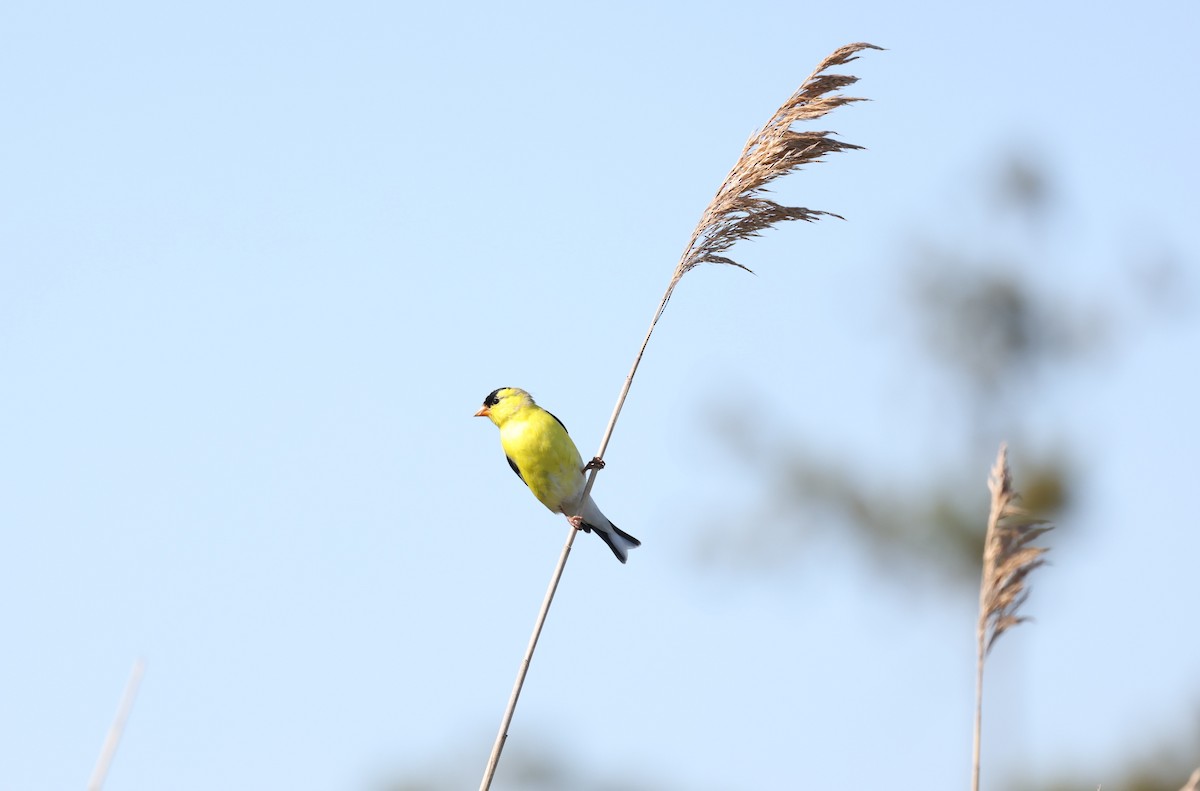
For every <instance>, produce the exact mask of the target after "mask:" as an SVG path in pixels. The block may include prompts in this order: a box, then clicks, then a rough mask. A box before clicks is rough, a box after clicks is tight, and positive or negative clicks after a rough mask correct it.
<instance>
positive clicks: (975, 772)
mask: <svg viewBox="0 0 1200 791" xmlns="http://www.w3.org/2000/svg"><path fill="white" fill-rule="evenodd" d="M986 651H987V647H986V645H985V643H984V640H983V633H982V632H980V633H979V646H978V649H977V655H976V659H975V739H974V743H973V745H972V748H971V791H979V748H980V737H981V734H982V732H983V659H984V653H985V652H986Z"/></svg>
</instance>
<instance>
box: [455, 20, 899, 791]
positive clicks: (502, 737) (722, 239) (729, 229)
mask: <svg viewBox="0 0 1200 791" xmlns="http://www.w3.org/2000/svg"><path fill="white" fill-rule="evenodd" d="M864 49H879V47H876V46H874V45H872V44H861V43H860V44H849V45H847V46H844V47H841V48H839V49H838V50H836V51H835V52H834V53H833V54H831V55H830V56H829V57H827V58H825V60H823V61H821V63H820V64H819V65H818V66H817V68H816V69H815V70H814V71H813V73H812V74H811V75H809V77H808V79H806V80H805V81H804V83H803V84H802V85H801V86H800V88H799V89H798V90H797V91H796V92H795V93H794V94H792V96H791V97H789V99H788V100H787V101H786V102H784V104H783V105H782V106H781V107H780V108H779V109H778V110H776V112H775V114H774V115H773V116H771V119H770V121H768V122H767V125H766V126H764V127H763V128H762V129H761V130H759V131H758V132H756V133H755V134H753V135H751V136H750V139H749V140H748V141H747V142H746V145H745V147H744V148H743V149H742V153H741V155H740V156H739V157H738V159H737V162H735V163H734V166H733V168H732V169H730V171H729V173H728V175H726V177H725V180H724V182H722V184H721V187H720V189H718V190H717V194H716V195H715V196H714V197H713V199H712V201H710V202H709V205H708V206H707V207H706V208H705V210H704V213H703V214H702V215H701V216H700V221H699V223H697V225H696V228H695V230H694V231H693V232H692V236H691V238H690V239H689V240H688V244H687V246H686V247H685V248H684V251H683V254H682V255H681V256H680V258H679V263H678V264H677V265H676V267H675V270H674V271H673V272H672V273H671V280H670V282H669V283H668V284H667V290H666V291H665V292H664V293H663V296H662V299H661V300H660V301H659V303H658V308H657V309H656V310H655V311H654V317H653V318H652V319H651V321H650V328H649V329H648V330H647V331H646V337H645V338H643V339H642V345H641V346H640V347H639V348H638V352H637V355H636V356H635V357H634V358H633V365H632V366H631V367H630V369H629V374H628V375H627V376H626V377H625V382H624V384H623V385H622V386H621V392H620V394H619V395H618V396H617V403H616V406H615V407H614V408H613V412H612V416H611V417H610V418H609V419H608V426H607V427H606V428H605V429H604V435H603V436H602V437H601V439H600V449H599V450H598V451H597V452H596V456H595V459H596V460H597V461H602V460H603V459H604V453H605V451H606V450H608V443H609V440H610V439H612V434H613V431H614V430H615V428H616V425H617V418H618V417H620V415H621V409H622V408H623V407H624V406H625V399H626V398H627V397H628V395H629V388H630V387H631V386H632V385H633V377H634V376H635V375H636V374H637V370H638V366H640V365H641V363H642V357H643V356H644V355H645V353H646V347H647V346H648V345H649V343H650V336H651V335H653V334H654V328H655V327H656V326H658V320H659V319H661V318H662V315H663V312H664V311H665V310H666V309H667V303H668V302H669V301H670V300H671V294H672V293H674V291H675V286H676V285H678V284H679V280H680V279H681V278H682V277H683V276H684V275H685V274H687V272H689V271H690V270H691V269H693V268H695V267H696V266H699V265H700V264H702V263H713V264H730V265H732V266H736V267H739V268H741V269H746V267H744V266H742V265H741V264H739V263H737V262H736V261H734V260H732V259H731V258H729V257H728V256H726V255H724V253H725V252H726V251H728V250H729V248H730V247H732V246H733V245H734V244H735V243H736V242H738V241H740V240H742V239H748V238H751V237H754V236H758V235H759V234H760V233H761V232H762V231H764V230H766V229H767V228H769V227H771V226H772V225H775V224H776V223H779V222H784V221H788V220H806V221H812V220H816V219H819V218H820V217H823V216H837V215H830V213H829V212H823V211H814V210H810V209H804V208H797V207H788V206H781V205H779V204H777V203H775V202H774V201H771V200H767V199H766V198H764V197H763V193H764V192H765V191H766V189H765V188H766V185H767V184H768V183H769V182H771V181H773V180H774V179H776V178H778V177H779V176H782V175H785V174H787V173H790V172H791V171H793V170H796V169H797V168H799V167H801V166H802V165H805V164H808V163H812V162H819V161H820V160H821V158H822V157H823V156H824V155H825V154H828V153H832V152H837V151H844V150H848V149H856V148H859V146H856V145H853V144H850V143H842V142H840V141H838V140H835V139H833V138H832V137H831V136H830V135H831V133H829V132H808V133H799V132H794V131H792V128H791V127H792V125H793V124H794V123H796V122H799V121H809V120H813V119H815V118H820V117H821V116H823V115H825V114H826V113H828V112H829V111H830V110H833V109H835V108H837V107H840V106H842V105H845V104H849V103H851V102H856V101H861V100H860V99H856V98H853V97H846V96H842V95H840V94H833V95H832V96H829V95H827V94H830V93H831V92H832V91H836V90H837V89H839V88H843V87H845V86H847V85H851V84H853V83H854V82H855V81H857V78H856V77H850V76H844V75H837V74H825V73H824V72H825V70H826V69H828V68H829V67H831V66H836V65H842V64H845V63H848V62H850V61H852V60H854V59H855V55H856V53H858V52H860V51H861V50H864ZM597 472H599V466H594V467H592V469H591V471H590V474H589V475H588V478H587V482H586V483H585V484H584V488H583V494H582V495H581V496H580V498H579V502H580V505H582V504H583V503H584V502H586V501H587V498H588V497H589V496H590V495H591V493H592V487H593V486H594V485H595V483H596V473H597ZM577 532H578V531H577V530H575V529H574V528H571V531H570V533H569V534H568V536H567V541H566V543H565V544H564V545H563V549H562V553H561V554H560V555H559V558H558V564H557V565H556V566H555V568H554V573H553V574H552V575H551V578H550V585H549V587H548V588H547V589H546V596H545V598H544V599H543V600H542V607H541V610H539V611H538V617H537V620H536V621H535V622H534V627H533V634H532V636H531V637H530V640H529V645H528V647H527V648H526V649H525V656H524V658H523V659H522V661H521V666H520V668H519V669H518V671H517V680H516V683H514V684H513V689H512V693H511V694H510V695H509V699H508V706H507V707H506V708H505V710H504V716H503V717H502V718H501V721H500V730H499V732H498V733H497V735H496V741H495V742H494V744H493V745H492V752H491V755H490V757H489V758H488V763H487V767H486V768H485V770H484V775H483V780H482V782H481V783H480V785H479V791H488V789H489V788H490V787H491V784H492V779H493V777H494V776H495V773H496V767H497V765H498V764H499V762H500V753H501V752H502V751H503V750H504V743H505V742H506V741H507V740H508V728H509V725H510V724H511V723H512V718H513V714H514V712H515V711H516V707H517V700H518V699H519V698H520V696H521V688H522V687H523V686H524V684H525V677H526V675H527V674H528V672H529V665H530V662H532V660H533V652H534V649H535V648H536V647H537V641H538V637H539V636H540V635H541V632H542V627H543V626H544V625H545V622H546V616H547V615H548V614H549V612H550V604H551V602H552V601H553V599H554V593H555V591H556V590H557V589H558V583H559V580H560V579H561V578H562V574H563V570H564V569H565V568H566V565H567V558H568V556H569V555H570V554H571V546H572V544H573V543H574V541H575V534H576V533H577Z"/></svg>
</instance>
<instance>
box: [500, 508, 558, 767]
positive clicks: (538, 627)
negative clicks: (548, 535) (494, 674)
mask: <svg viewBox="0 0 1200 791" xmlns="http://www.w3.org/2000/svg"><path fill="white" fill-rule="evenodd" d="M578 532H579V531H578V530H576V529H575V528H573V527H572V528H571V530H570V532H569V533H568V534H567V542H566V543H565V544H563V548H562V554H560V555H559V556H558V565H557V566H555V567H554V574H553V575H551V577H550V587H548V588H546V596H545V598H543V599H542V609H540V610H538V615H537V621H536V622H534V624H533V634H532V635H530V636H529V645H528V646H526V648H525V656H524V657H523V658H522V659H521V666H520V667H519V668H518V669H517V680H516V682H515V683H514V684H513V689H512V694H511V695H509V696H508V706H507V707H505V709H504V717H503V718H501V720H500V731H499V733H497V734H496V743H495V744H493V745H492V754H491V755H490V756H488V762H487V768H486V769H484V770H483V781H482V782H481V783H480V784H479V791H487V790H488V789H489V788H491V787H492V778H493V777H494V776H495V774H496V765H497V764H499V763H500V753H501V751H502V750H504V742H505V741H506V740H507V739H508V726H509V725H510V724H512V718H513V713H514V712H516V710H517V699H518V698H520V697H521V687H523V686H525V676H526V675H528V673H529V663H530V662H532V661H533V651H534V649H536V648H537V642H538V638H539V637H541V636H542V626H544V625H545V623H546V615H547V614H548V613H549V612H550V603H551V602H552V601H554V592H555V591H557V590H558V581H559V580H560V579H562V574H563V569H564V568H566V566H567V557H568V556H569V555H570V554H571V545H572V544H574V543H575V534H576V533H578Z"/></svg>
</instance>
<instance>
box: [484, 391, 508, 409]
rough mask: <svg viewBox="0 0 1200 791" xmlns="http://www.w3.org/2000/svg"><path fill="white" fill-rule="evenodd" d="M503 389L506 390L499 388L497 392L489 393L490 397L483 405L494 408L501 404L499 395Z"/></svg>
mask: <svg viewBox="0 0 1200 791" xmlns="http://www.w3.org/2000/svg"><path fill="white" fill-rule="evenodd" d="M503 389H504V388H503V387H498V388H496V389H495V390H493V391H492V392H490V393H488V397H487V398H485V399H483V405H484V406H486V407H493V406H495V405H496V404H499V403H500V397H499V396H498V395H497V393H499V392H500V391H501V390H503Z"/></svg>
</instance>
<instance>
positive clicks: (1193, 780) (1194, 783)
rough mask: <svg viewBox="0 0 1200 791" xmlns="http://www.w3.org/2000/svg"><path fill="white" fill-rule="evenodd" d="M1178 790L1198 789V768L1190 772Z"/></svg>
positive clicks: (1199, 774)
mask: <svg viewBox="0 0 1200 791" xmlns="http://www.w3.org/2000/svg"><path fill="white" fill-rule="evenodd" d="M1179 791H1200V768H1198V769H1196V771H1194V772H1192V776H1191V777H1189V778H1188V781H1187V782H1186V783H1185V784H1184V786H1183V788H1181V789H1179Z"/></svg>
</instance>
